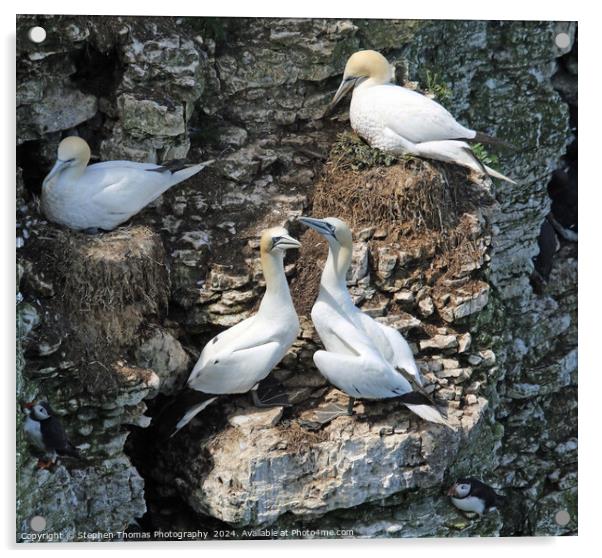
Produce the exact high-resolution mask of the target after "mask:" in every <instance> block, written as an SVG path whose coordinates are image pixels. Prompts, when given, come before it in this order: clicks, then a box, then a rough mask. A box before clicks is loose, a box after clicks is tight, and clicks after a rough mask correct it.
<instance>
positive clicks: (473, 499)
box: [447, 477, 502, 516]
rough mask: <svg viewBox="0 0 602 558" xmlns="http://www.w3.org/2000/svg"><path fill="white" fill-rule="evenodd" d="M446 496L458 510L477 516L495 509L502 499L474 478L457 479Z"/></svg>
mask: <svg viewBox="0 0 602 558" xmlns="http://www.w3.org/2000/svg"><path fill="white" fill-rule="evenodd" d="M447 495H448V496H449V497H450V498H451V501H452V504H453V505H454V506H455V507H456V508H458V509H459V510H462V511H463V512H468V513H476V514H477V515H479V516H481V515H483V514H484V513H485V512H487V511H489V510H492V509H495V508H496V506H497V505H498V504H500V502H501V498H502V497H501V496H500V495H499V494H497V493H496V491H495V490H494V489H493V488H491V486H489V485H488V484H485V483H484V482H482V481H480V480H479V479H476V478H475V477H467V478H462V479H458V480H457V481H456V482H455V483H454V484H453V485H452V486H451V487H450V489H449V490H448V491H447Z"/></svg>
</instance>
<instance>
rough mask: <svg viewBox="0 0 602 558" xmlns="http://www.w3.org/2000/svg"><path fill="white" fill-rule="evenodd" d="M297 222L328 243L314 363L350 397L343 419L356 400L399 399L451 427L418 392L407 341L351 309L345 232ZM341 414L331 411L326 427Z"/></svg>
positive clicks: (331, 220)
mask: <svg viewBox="0 0 602 558" xmlns="http://www.w3.org/2000/svg"><path fill="white" fill-rule="evenodd" d="M299 220H300V221H301V222H302V223H304V224H305V225H307V226H308V227H311V228H312V229H314V230H316V231H317V232H319V233H320V234H321V235H323V236H324V237H325V238H326V240H327V241H328V246H329V249H328V258H327V260H326V264H325V266H324V270H323V271H322V278H321V280H320V292H319V295H318V298H317V300H316V302H315V304H314V306H313V308H312V311H311V318H312V321H313V323H314V326H315V327H316V331H317V332H318V335H319V336H320V339H321V340H322V343H323V344H324V348H325V349H326V350H325V351H317V352H316V353H315V354H314V362H315V364H316V366H317V368H318V370H320V372H321V373H322V375H323V376H324V377H326V379H327V380H328V381H329V382H330V383H332V384H333V385H334V386H336V387H337V388H338V389H340V390H342V391H344V392H345V393H346V394H347V395H349V396H350V398H351V400H350V403H349V407H348V409H347V414H350V412H351V408H352V405H353V400H354V399H355V398H362V399H386V398H391V397H398V398H400V400H401V402H402V403H403V404H404V405H406V406H407V407H408V408H409V409H410V410H412V411H413V412H414V413H416V414H417V415H419V416H420V417H422V418H424V419H425V420H428V421H430V422H436V423H439V424H445V425H447V426H449V424H448V422H447V420H446V419H445V417H443V415H442V414H441V412H440V410H439V409H438V408H437V406H436V405H434V403H433V402H432V401H431V400H430V399H428V398H427V397H426V396H425V395H424V394H423V393H421V392H420V386H422V378H421V375H420V371H419V370H418V367H417V366H416V362H415V360H414V355H413V354H412V350H411V349H410V347H409V345H408V343H407V341H406V340H405V339H404V338H403V337H402V336H401V334H400V333H399V332H398V331H396V330H395V329H393V328H391V327H388V326H385V325H383V324H380V323H378V322H376V321H375V320H373V319H372V318H371V317H370V316H368V315H367V314H364V313H363V312H362V311H361V310H360V309H359V308H357V307H356V306H355V305H354V304H353V300H352V299H351V296H350V295H349V291H348V290H347V285H346V281H345V278H346V275H347V270H348V269H349V266H350V264H351V253H352V249H353V241H352V236H351V231H350V230H349V227H348V226H347V225H346V223H344V222H343V221H341V220H340V219H337V218H335V217H328V218H326V219H314V218H312V217H300V218H299ZM414 388H415V389H417V390H419V391H414ZM323 414H324V415H325V416H328V413H323ZM341 414H344V413H343V412H341V410H340V409H334V410H333V412H332V413H331V416H328V420H325V421H324V422H329V421H330V420H332V419H333V418H335V417H336V416H339V415H341Z"/></svg>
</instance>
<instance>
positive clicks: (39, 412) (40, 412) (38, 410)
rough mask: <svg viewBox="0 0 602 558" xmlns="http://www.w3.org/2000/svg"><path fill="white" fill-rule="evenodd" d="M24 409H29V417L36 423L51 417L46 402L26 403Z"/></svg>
mask: <svg viewBox="0 0 602 558" xmlns="http://www.w3.org/2000/svg"><path fill="white" fill-rule="evenodd" d="M25 407H26V408H27V409H29V416H30V417H31V418H32V419H33V420H36V421H38V422H42V421H43V420H48V419H49V418H50V417H51V416H52V411H51V410H50V405H49V404H48V403H47V402H46V401H39V402H37V403H27V404H26V405H25Z"/></svg>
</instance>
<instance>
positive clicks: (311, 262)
mask: <svg viewBox="0 0 602 558" xmlns="http://www.w3.org/2000/svg"><path fill="white" fill-rule="evenodd" d="M493 202H494V198H493V197H492V196H491V194H490V193H489V191H488V190H487V188H486V186H484V185H483V184H482V183H479V182H473V181H471V179H470V177H469V176H468V171H467V170H466V169H464V168H462V167H459V166H456V165H447V164H444V163H439V162H436V161H427V160H423V159H418V158H414V157H401V158H399V157H394V156H392V155H391V154H387V153H384V152H382V151H380V150H378V149H373V148H371V147H370V146H368V145H367V144H366V143H364V142H363V141H362V140H361V139H360V138H359V137H358V136H356V135H355V134H353V133H351V132H344V133H342V134H340V135H339V136H338V138H337V141H336V143H335V144H334V145H333V147H332V149H331V151H330V154H329V158H328V161H327V162H326V163H325V166H324V168H323V171H322V176H321V178H320V180H319V181H318V182H317V184H316V185H315V188H314V191H313V193H312V195H311V206H312V207H311V211H309V212H308V214H310V215H312V216H313V217H319V218H323V217H338V218H340V219H342V220H343V221H345V222H346V223H347V224H348V225H349V226H350V227H351V229H352V231H353V232H354V233H355V235H356V236H357V233H358V232H360V231H362V230H364V229H371V230H372V231H373V232H374V231H376V232H377V233H378V235H376V236H377V238H375V237H374V236H373V237H372V240H371V244H372V251H374V249H375V248H378V246H381V245H391V244H393V243H398V244H399V245H400V247H401V249H402V250H403V251H407V252H411V253H413V254H417V255H418V256H417V258H415V262H414V266H415V267H420V268H422V269H427V270H428V274H429V275H430V276H431V277H432V278H433V281H437V282H442V281H444V280H446V279H450V278H455V277H457V276H458V274H459V273H461V270H462V269H463V268H466V267H467V263H468V262H471V261H476V260H478V259H479V257H480V256H481V247H480V246H479V242H478V233H479V231H478V230H477V232H475V226H474V223H475V220H476V221H479V219H480V217H478V216H479V215H480V208H482V207H485V206H488V205H491V204H492V203H493ZM475 216H477V217H476V218H475ZM476 228H477V229H478V228H479V227H476ZM327 252H328V247H327V243H326V242H325V241H324V239H323V238H322V237H320V236H319V235H318V234H317V233H315V232H313V231H306V232H305V233H304V234H303V236H302V247H301V250H300V253H299V259H298V261H297V266H296V267H297V270H298V274H297V277H296V278H295V280H294V281H293V282H292V286H291V290H292V293H293V298H294V300H295V304H296V307H297V310H298V311H299V313H300V314H304V315H307V314H308V313H309V311H310V309H311V306H312V305H313V302H314V300H315V298H316V296H317V292H318V287H319V277H320V274H321V270H322V267H323V265H324V261H325V259H326V254H327Z"/></svg>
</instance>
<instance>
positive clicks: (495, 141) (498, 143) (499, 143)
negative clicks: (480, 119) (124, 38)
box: [469, 132, 516, 151]
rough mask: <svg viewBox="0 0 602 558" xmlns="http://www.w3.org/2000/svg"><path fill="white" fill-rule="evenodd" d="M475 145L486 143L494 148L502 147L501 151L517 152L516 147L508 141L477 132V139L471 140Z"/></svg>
mask: <svg viewBox="0 0 602 558" xmlns="http://www.w3.org/2000/svg"><path fill="white" fill-rule="evenodd" d="M469 141H471V142H474V143H486V144H488V145H492V146H494V147H500V148H501V149H507V150H508V151H516V146H514V145H512V144H511V143H508V142H507V141H504V140H501V139H499V138H495V137H493V136H490V135H488V134H485V133H483V132H477V133H476V135H475V137H474V138H472V139H471V140H469Z"/></svg>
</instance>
